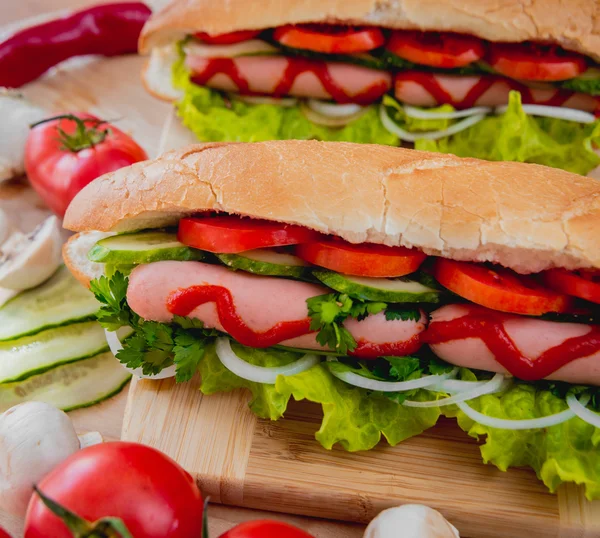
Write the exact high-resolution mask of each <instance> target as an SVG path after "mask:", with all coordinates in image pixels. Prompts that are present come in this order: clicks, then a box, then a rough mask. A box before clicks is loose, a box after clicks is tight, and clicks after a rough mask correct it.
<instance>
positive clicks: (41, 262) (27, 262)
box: [0, 216, 62, 290]
mask: <svg viewBox="0 0 600 538" xmlns="http://www.w3.org/2000/svg"><path fill="white" fill-rule="evenodd" d="M61 247H62V238H61V231H60V221H59V220H58V219H57V218H56V217H54V216H52V217H48V218H47V219H46V220H45V221H44V222H42V223H41V224H40V225H39V226H38V227H37V228H35V230H33V231H32V232H30V233H28V234H23V233H21V232H14V233H13V234H12V235H11V236H10V237H9V238H8V239H7V240H6V241H5V242H4V244H3V245H2V247H0V287H3V288H8V289H11V290H25V289H29V288H33V287H35V286H37V285H38V284H41V283H42V282H44V281H45V280H47V279H48V278H50V276H52V274H54V272H55V271H56V269H58V266H59V265H60V264H61V262H62V257H61Z"/></svg>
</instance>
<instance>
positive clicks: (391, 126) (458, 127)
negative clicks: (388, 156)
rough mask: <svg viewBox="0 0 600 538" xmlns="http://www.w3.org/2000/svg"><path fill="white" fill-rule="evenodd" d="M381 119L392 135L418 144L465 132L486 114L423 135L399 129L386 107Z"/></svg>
mask: <svg viewBox="0 0 600 538" xmlns="http://www.w3.org/2000/svg"><path fill="white" fill-rule="evenodd" d="M379 117H380V119H381V123H383V126H384V127H385V128H386V129H387V130H388V131H389V132H390V133H392V134H395V135H396V136H398V137H399V138H400V139H402V140H406V141H407V142H416V141H417V140H422V139H427V140H437V139H439V138H444V137H445V136H450V135H453V134H456V133H459V132H460V131H464V130H465V129H468V128H469V127H472V126H473V125H475V124H476V123H479V122H480V121H481V120H482V119H484V118H485V114H474V115H473V116H469V117H468V118H465V119H464V120H462V121H459V122H457V123H455V124H454V125H451V126H450V127H448V128H447V129H442V130H441V131H428V132H423V133H409V132H408V131H405V130H404V129H402V128H401V127H399V126H398V125H397V124H396V122H395V121H394V120H393V119H392V118H390V117H389V115H388V113H387V110H386V108H385V106H384V105H381V106H380V107H379Z"/></svg>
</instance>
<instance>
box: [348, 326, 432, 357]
mask: <svg viewBox="0 0 600 538" xmlns="http://www.w3.org/2000/svg"><path fill="white" fill-rule="evenodd" d="M357 344H358V345H357V346H356V349H355V350H354V351H352V352H350V353H348V355H350V356H352V357H360V358H361V359H376V358H377V357H386V356H388V357H402V356H404V355H410V354H411V353H415V352H416V351H418V350H419V349H420V347H421V346H422V345H423V333H422V332H421V333H419V334H416V335H415V336H413V337H412V338H409V339H408V340H405V341H403V342H402V341H400V342H387V343H385V344H373V343H371V342H366V341H365V340H359V341H358V342H357Z"/></svg>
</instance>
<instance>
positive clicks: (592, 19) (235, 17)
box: [140, 0, 600, 60]
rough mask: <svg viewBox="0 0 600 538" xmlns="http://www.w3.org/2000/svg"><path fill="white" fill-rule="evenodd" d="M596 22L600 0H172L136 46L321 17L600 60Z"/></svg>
mask: <svg viewBox="0 0 600 538" xmlns="http://www.w3.org/2000/svg"><path fill="white" fill-rule="evenodd" d="M599 20H600V0H568V1H565V0H286V1H282V0H227V1H225V0H219V1H214V0H174V1H173V2H171V3H170V4H169V5H168V6H166V7H165V8H164V9H163V10H161V11H159V12H158V13H156V14H154V15H153V16H152V17H151V18H150V20H149V21H148V22H147V23H146V25H145V27H144V29H143V31H142V35H141V37H140V51H141V52H142V53H147V52H149V51H150V49H152V48H153V47H155V46H158V45H161V44H165V43H170V42H173V41H176V40H179V39H181V38H182V37H184V36H186V35H189V34H192V33H194V32H208V33H209V34H223V33H227V32H233V31H236V30H252V29H263V28H272V27H275V26H281V25H283V24H290V23H303V22H324V23H348V24H360V25H374V26H382V27H384V28H403V29H421V30H445V31H453V32H461V33H465V34H471V35H476V36H479V37H481V38H483V39H488V40H490V41H513V42H520V41H547V42H551V43H557V44H559V45H561V46H563V47H564V48H566V49H569V50H575V51H578V52H581V53H583V54H587V55H588V56H591V57H592V58H594V59H596V60H600V25H599V24H598V21H599Z"/></svg>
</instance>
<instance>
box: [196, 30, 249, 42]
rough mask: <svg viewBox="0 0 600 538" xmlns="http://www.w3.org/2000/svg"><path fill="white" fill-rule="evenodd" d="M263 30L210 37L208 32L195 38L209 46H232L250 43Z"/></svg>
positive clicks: (240, 31)
mask: <svg viewBox="0 0 600 538" xmlns="http://www.w3.org/2000/svg"><path fill="white" fill-rule="evenodd" d="M260 32H261V30H239V31H237V32H229V33H228V34H219V35H210V34H207V33H206V32H196V33H195V34H194V37H196V38H198V39H199V40H200V41H202V42H203V43H206V44H207V45H232V44H233V43H240V42H241V41H248V40H250V39H253V38H255V37H256V36H257V35H258V34H260Z"/></svg>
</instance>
